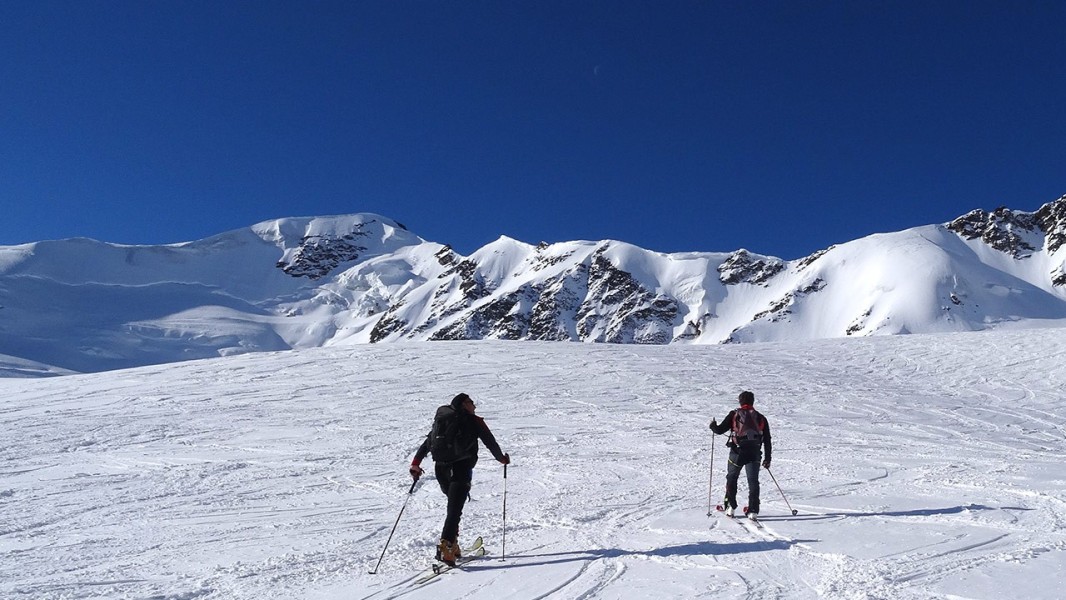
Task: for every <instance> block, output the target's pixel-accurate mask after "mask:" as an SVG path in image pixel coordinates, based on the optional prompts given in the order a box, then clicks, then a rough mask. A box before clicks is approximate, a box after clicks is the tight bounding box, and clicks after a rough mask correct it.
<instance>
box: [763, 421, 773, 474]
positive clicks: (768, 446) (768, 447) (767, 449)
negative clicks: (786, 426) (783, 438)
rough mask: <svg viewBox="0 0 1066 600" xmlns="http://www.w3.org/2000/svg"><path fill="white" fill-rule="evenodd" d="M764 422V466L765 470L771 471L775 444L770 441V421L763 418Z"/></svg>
mask: <svg viewBox="0 0 1066 600" xmlns="http://www.w3.org/2000/svg"><path fill="white" fill-rule="evenodd" d="M763 422H764V423H765V425H764V426H763V430H762V447H763V459H762V466H763V467H764V468H767V469H769V468H770V458H771V457H772V454H773V450H774V444H773V440H771V439H770V421H767V420H766V417H763Z"/></svg>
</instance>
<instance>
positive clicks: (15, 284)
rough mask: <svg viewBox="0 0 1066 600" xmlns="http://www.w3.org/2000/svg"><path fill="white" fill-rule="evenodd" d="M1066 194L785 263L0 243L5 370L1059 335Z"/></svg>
mask: <svg viewBox="0 0 1066 600" xmlns="http://www.w3.org/2000/svg"><path fill="white" fill-rule="evenodd" d="M1064 246H1066V196H1064V197H1063V198H1060V199H1058V200H1056V201H1055V202H1051V203H1048V204H1045V205H1044V206H1042V207H1041V208H1040V209H1039V210H1037V211H1036V212H1019V211H1013V210H1009V209H1007V208H998V209H996V210H994V211H992V212H986V211H984V210H975V211H972V212H970V213H969V214H966V215H964V216H961V217H959V218H958V219H955V220H954V221H952V222H950V223H947V224H942V225H928V226H923V227H917V228H913V229H908V230H905V231H900V232H894V233H884V234H877V235H872V236H869V237H866V238H862V239H859V240H855V241H852V242H848V243H845V244H840V245H837V246H833V247H830V248H828V249H826V250H823V251H820V252H817V253H815V254H813V255H811V256H808V257H805V258H802V259H799V260H793V261H784V260H781V259H779V258H775V257H771V256H763V255H760V254H757V253H754V252H750V251H748V250H743V249H741V250H736V251H734V252H729V253H705V252H690V253H675V254H661V253H657V252H651V251H648V250H644V249H642V248H638V247H636V246H633V245H630V244H626V243H624V242H619V241H610V240H606V241H598V242H592V241H574V242H562V243H556V244H546V243H541V244H539V245H535V246H534V245H530V244H527V243H524V242H521V241H518V240H513V239H510V238H506V237H501V238H499V239H498V240H496V241H495V242H492V243H491V244H488V245H486V246H484V247H483V248H480V249H479V250H477V251H476V252H474V253H473V254H471V255H470V256H462V255H460V254H458V253H456V252H455V251H454V250H452V249H451V248H450V247H449V246H447V245H443V244H439V243H435V242H430V241H426V240H424V239H422V238H420V237H418V236H417V235H415V234H414V233H412V232H410V231H408V230H407V228H406V227H404V226H403V225H402V224H400V223H398V222H396V221H393V220H391V219H389V218H386V217H382V216H379V215H374V214H366V213H364V214H355V215H343V216H333V217H311V218H288V219H279V220H276V221H267V222H264V223H259V224H256V225H253V226H252V227H249V228H246V229H240V230H236V231H230V232H227V233H223V234H220V235H217V236H214V237H210V238H207V239H204V240H199V241H195V242H188V243H183V244H172V245H164V246H124V245H118V244H109V243H104V242H98V241H94V240H88V239H69V240H60V241H47V242H36V243H32V244H24V245H19V246H6V247H0V375H8V376H16V375H40V374H49V373H58V372H69V371H76V372H77V371H80V372H86V371H101V370H108V369H115V368H123V367H130V366H137V365H145V364H153V363H163V362H170V361H175V360H186V359H194V358H206V357H213V356H219V355H226V354H234V353H244V352H256V351H269V350H284V349H290V348H301V347H313V346H323V345H334V344H359V343H379V342H395V341H408V340H478V339H505V340H550V341H581V342H609V343H622V344H669V343H705V344H718V343H739V342H763V341H780V340H812V339H820V338H831V337H844V336H867V335H891V334H903V333H926V332H948V331H975V330H983V329H992V328H1003V327H1058V326H1066V249H1063V247H1064Z"/></svg>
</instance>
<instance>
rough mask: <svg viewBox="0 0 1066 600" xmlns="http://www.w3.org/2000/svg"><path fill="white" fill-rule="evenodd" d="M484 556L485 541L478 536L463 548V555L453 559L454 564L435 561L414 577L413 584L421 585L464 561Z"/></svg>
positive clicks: (461, 565)
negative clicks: (467, 546) (468, 545)
mask: <svg viewBox="0 0 1066 600" xmlns="http://www.w3.org/2000/svg"><path fill="white" fill-rule="evenodd" d="M483 556H485V542H484V540H482V539H481V536H478V537H477V539H476V540H474V542H473V543H472V544H470V547H469V548H463V555H462V556H461V557H460V558H457V559H456V560H455V564H454V565H449V564H447V563H444V562H441V561H435V562H434V563H433V564H432V565H430V567H429V568H428V569H426V570H425V571H424V572H423V573H422V574H421V575H419V576H418V577H416V578H415V585H422V584H423V583H426V582H427V581H429V580H431V579H434V578H435V577H437V576H438V575H443V574H444V573H447V572H448V571H451V570H452V569H461V568H462V567H463V565H465V564H466V563H468V562H470V561H472V560H476V559H479V558H481V557H483Z"/></svg>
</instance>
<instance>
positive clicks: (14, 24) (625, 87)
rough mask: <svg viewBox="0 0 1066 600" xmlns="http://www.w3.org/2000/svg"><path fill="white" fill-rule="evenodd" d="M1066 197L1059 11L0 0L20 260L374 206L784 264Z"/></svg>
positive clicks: (444, 238) (13, 236) (0, 69)
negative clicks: (71, 241) (759, 256)
mask: <svg viewBox="0 0 1066 600" xmlns="http://www.w3.org/2000/svg"><path fill="white" fill-rule="evenodd" d="M1063 194H1066V3H1064V2H1057V1H1048V2H1025V1H1018V2H979V1H970V2H962V1H959V2H922V1H917V0H913V1H908V2H893V1H884V2H861V1H860V2H852V1H846V2H843V1H841V2H795V1H783V2H734V1H715V2H711V1H695V0H692V1H665V2H659V1H655V2H652V1H650V0H649V1H647V2H629V1H619V2H598V1H591V0H581V1H574V0H566V1H544V0H537V1H532V0H530V1H506V0H500V1H489V0H477V1H474V0H469V1H467V0H454V1H451V0H450V1H437V0H434V1H429V0H425V1H404V0H399V1H394V0H375V1H362V2H356V1H349V2H322V1H319V2H307V1H300V2H267V1H261V0H257V1H249V2H226V1H217V0H214V1H210V2H194V1H186V0H183V1H180V2H177V1H166V0H153V1H143V0H137V1H132V2H125V1H117V0H106V1H105V0H99V1H96V0H74V1H63V2H59V1H49V0H35V1H32V2H31V1H29V0H0V206H2V209H0V245H9V244H16V243H23V242H29V241H36V240H42V239H57V238H65V237H75V236H84V237H92V238H96V239H101V240H105V241H111V242H119V243H132V244H155V243H173V242H180V241H187V240H193V239H199V238H202V237H206V236H209V235H212V234H215V233H220V232H223V231H226V230H229V229H236V228H240V227H245V226H248V225H251V224H253V223H256V222H259V221H263V220H267V219H273V218H278V217H285V216H307V215H328V214H344V213H354V212H377V213H380V214H383V215H386V216H389V217H392V218H394V219H396V220H398V221H400V222H402V223H404V224H406V225H407V226H408V228H410V229H411V230H412V231H413V232H415V233H417V234H419V235H421V236H422V237H424V238H426V239H429V240H432V241H437V242H441V243H450V244H452V246H453V247H455V248H456V250H458V251H459V252H461V253H464V254H468V253H470V252H472V251H473V250H475V249H476V248H478V247H480V246H481V245H483V244H485V243H488V242H490V241H492V240H494V239H495V238H497V237H499V236H500V235H508V236H511V237H514V238H517V239H520V240H523V241H526V242H530V243H537V242H540V241H549V242H557V241H566V240H573V239H593V240H598V239H606V238H612V239H620V240H624V241H628V242H631V243H633V244H636V245H639V246H642V247H645V248H648V249H652V250H658V251H666V252H674V251H696V250H699V251H732V250H735V249H737V248H741V247H743V248H747V249H749V250H751V251H755V252H760V253H764V254H771V255H775V256H779V257H781V258H786V259H792V258H799V257H802V256H805V255H807V254H810V253H811V252H814V251H816V250H819V249H821V248H824V247H826V246H828V245H830V244H834V243H840V242H845V241H848V240H852V239H856V238H859V237H862V236H865V235H869V234H871V233H876V232H882V231H895V230H900V229H905V228H908V227H913V226H918V225H926V224H930V223H939V222H943V221H947V220H950V219H952V218H954V217H956V216H959V215H961V214H963V213H965V212H967V211H969V210H971V209H973V208H986V209H992V208H995V207H997V206H1000V205H1007V206H1010V207H1011V208H1016V209H1020V210H1035V209H1036V208H1038V207H1039V206H1040V205H1041V204H1043V203H1045V202H1049V201H1052V200H1054V199H1056V198H1058V197H1059V196H1061V195H1063Z"/></svg>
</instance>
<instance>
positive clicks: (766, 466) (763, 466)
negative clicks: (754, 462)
mask: <svg viewBox="0 0 1066 600" xmlns="http://www.w3.org/2000/svg"><path fill="white" fill-rule="evenodd" d="M762 468H764V469H769V468H770V459H769V458H768V459H766V460H764V461H762Z"/></svg>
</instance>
